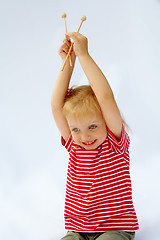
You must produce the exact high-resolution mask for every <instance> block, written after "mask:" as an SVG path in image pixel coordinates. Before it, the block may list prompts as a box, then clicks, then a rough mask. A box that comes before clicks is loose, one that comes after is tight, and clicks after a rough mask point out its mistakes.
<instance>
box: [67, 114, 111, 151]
mask: <svg viewBox="0 0 160 240" xmlns="http://www.w3.org/2000/svg"><path fill="white" fill-rule="evenodd" d="M67 122H68V125H69V128H70V130H71V134H72V137H73V140H74V141H75V142H76V143H77V144H78V145H79V146H81V147H83V148H85V149H87V150H90V149H96V148H97V147H99V146H100V145H101V144H102V143H103V142H104V141H105V139H106V136H107V129H106V124H105V121H104V119H103V117H102V115H101V114H100V113H99V112H97V113H96V114H95V115H93V114H88V115H87V116H85V117H84V118H82V117H81V118H79V119H78V118H73V117H67Z"/></svg>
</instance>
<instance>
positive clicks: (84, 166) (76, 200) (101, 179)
mask: <svg viewBox="0 0 160 240" xmlns="http://www.w3.org/2000/svg"><path fill="white" fill-rule="evenodd" d="M107 131H108V132H107V137H106V140H105V141H104V142H103V143H102V145H100V146H99V147H98V148H97V149H94V150H86V149H84V148H82V147H80V146H79V145H77V144H76V143H75V142H74V141H73V139H72V136H71V135H70V137H69V138H68V140H67V141H66V142H65V141H63V142H62V144H63V145H64V146H65V148H66V149H67V151H68V152H69V164H68V172H67V184H66V198H65V210H64V217H65V229H67V230H70V231H77V232H105V231H108V230H122V231H130V232H132V231H135V230H138V228H139V227H138V220H137V216H136V213H135V209H134V206H133V202H132V188H131V179H130V171H129V163H130V160H129V151H128V148H129V144H130V140H129V136H128V134H127V133H126V131H125V129H124V126H123V130H122V137H121V140H120V141H119V142H118V141H117V140H116V138H115V137H114V135H113V133H112V132H111V131H110V130H109V129H107Z"/></svg>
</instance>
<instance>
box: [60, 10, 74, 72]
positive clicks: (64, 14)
mask: <svg viewBox="0 0 160 240" xmlns="http://www.w3.org/2000/svg"><path fill="white" fill-rule="evenodd" d="M61 17H62V18H63V19H64V26H65V31H66V33H67V24H66V17H67V14H66V13H62V15H61ZM69 62H70V66H71V67H72V59H71V55H70V56H69Z"/></svg>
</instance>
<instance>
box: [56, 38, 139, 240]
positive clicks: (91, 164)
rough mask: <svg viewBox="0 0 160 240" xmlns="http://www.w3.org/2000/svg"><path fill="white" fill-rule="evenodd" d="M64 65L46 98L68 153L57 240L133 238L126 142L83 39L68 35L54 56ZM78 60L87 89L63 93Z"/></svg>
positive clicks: (134, 224) (104, 82)
mask: <svg viewBox="0 0 160 240" xmlns="http://www.w3.org/2000/svg"><path fill="white" fill-rule="evenodd" d="M70 38H72V40H73V42H74V45H73V51H72V53H71V58H72V64H73V66H72V67H70V64H69V60H68V61H67V64H66V66H65V68H64V70H63V71H60V73H59V75H58V78H57V81H56V83H55V86H54V90H53V94H52V100H51V105H52V112H53V116H54V119H55V121H56V124H57V127H58V128H59V131H60V133H61V136H62V144H63V145H64V146H65V148H66V149H67V151H68V152H69V165H68V173H67V185H66V198H65V212H64V216H65V229H66V230H68V232H67V235H66V236H64V237H63V238H62V239H63V240H78V239H80V240H84V239H97V240H107V239H108V240H126V239H128V240H129V239H134V236H135V231H136V230H138V220H137V217H136V213H135V209H134V206H133V202H132V188H131V180H130V172H129V162H130V161H129V150H128V149H129V143H130V140H129V137H128V135H127V133H126V131H125V127H124V124H123V120H122V117H121V114H120V112H119V109H118V107H117V104H116V102H115V99H114V95H113V92H112V89H111V87H110V85H109V83H108V81H107V79H106V78H105V76H104V75H103V73H102V72H101V70H100V69H99V67H98V66H97V65H96V63H95V62H94V61H93V59H92V58H91V56H90V55H89V53H88V40H87V38H86V37H84V36H83V35H81V34H79V33H68V34H67V36H66V39H65V40H64V41H63V45H62V46H61V47H60V50H59V54H60V56H61V58H62V60H64V59H65V58H66V55H67V53H68V51H69V48H70V46H71V40H70ZM76 56H77V57H78V59H79V61H80V64H81V66H82V69H83V71H84V73H85V74H86V76H87V78H88V81H89V86H80V87H76V88H74V89H69V90H68V86H69V82H70V78H71V75H72V71H73V68H74V63H75V59H76Z"/></svg>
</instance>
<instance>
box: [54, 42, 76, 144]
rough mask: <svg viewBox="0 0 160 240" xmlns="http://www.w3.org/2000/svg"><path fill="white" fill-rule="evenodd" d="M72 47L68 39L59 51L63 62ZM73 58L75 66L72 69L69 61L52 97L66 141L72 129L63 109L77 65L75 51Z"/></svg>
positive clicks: (60, 75)
mask: <svg viewBox="0 0 160 240" xmlns="http://www.w3.org/2000/svg"><path fill="white" fill-rule="evenodd" d="M70 46H71V41H70V40H69V39H68V38H66V39H65V40H64V41H63V45H62V46H61V47H60V49H59V55H60V56H61V58H62V60H64V59H65V58H66V56H67V53H68V51H69V48H70ZM71 57H72V65H73V66H72V67H71V66H70V64H69V60H68V61H67V63H66V66H65V68H64V70H63V71H61V70H60V72H59V75H58V77H57V80H56V82H55V85H54V89H53V93H52V97H51V106H52V113H53V116H54V119H55V122H56V124H57V127H58V129H59V131H60V133H61V135H62V136H63V138H64V139H65V140H67V138H68V136H69V135H70V129H69V127H68V124H67V121H66V119H65V117H64V115H63V112H62V108H63V104H64V99H65V96H66V93H67V89H68V86H69V82H70V79H71V75H72V72H73V68H74V63H75V54H74V51H72V53H71Z"/></svg>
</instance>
